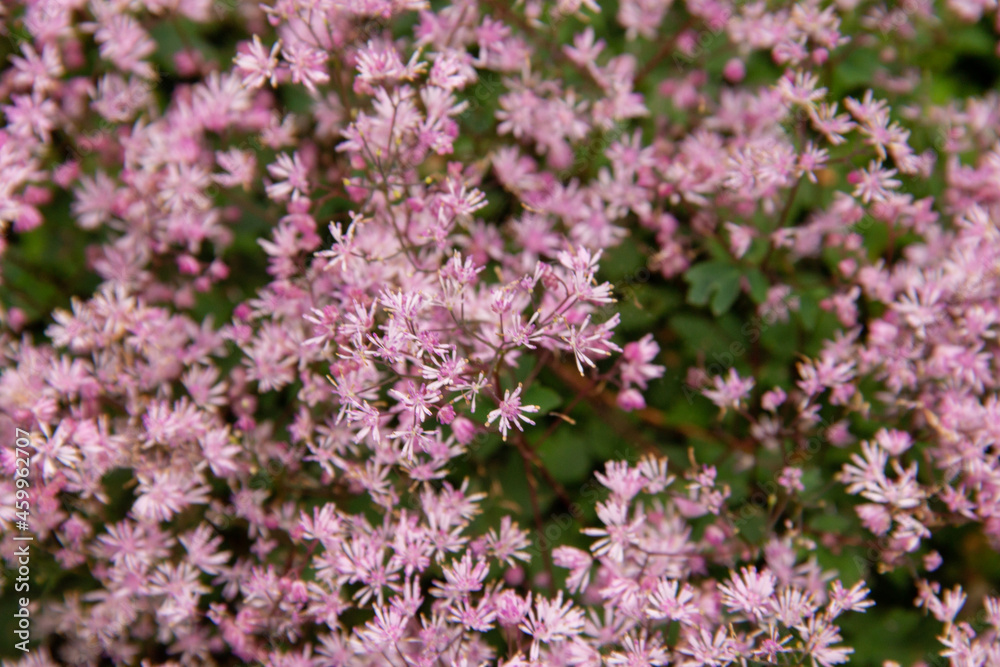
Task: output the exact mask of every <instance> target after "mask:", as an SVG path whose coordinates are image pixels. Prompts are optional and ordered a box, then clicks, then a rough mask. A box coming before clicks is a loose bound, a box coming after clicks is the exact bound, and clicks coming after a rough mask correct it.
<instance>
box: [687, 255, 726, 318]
mask: <svg viewBox="0 0 1000 667" xmlns="http://www.w3.org/2000/svg"><path fill="white" fill-rule="evenodd" d="M684 280H686V281H687V282H688V284H689V285H690V286H691V288H690V289H689V290H688V303H690V304H691V305H693V306H704V305H707V304H708V302H709V300H710V299H711V302H712V303H711V308H712V313H713V314H714V315H715V316H716V317H718V316H719V315H722V314H723V313H725V312H726V311H728V310H729V308H730V307H732V305H733V303H734V302H735V301H736V297H738V296H739V294H740V271H739V269H737V268H736V267H735V266H733V265H732V264H728V263H726V262H717V261H714V262H703V263H701V264H698V265H696V266H694V267H692V268H691V269H689V270H688V272H687V273H685V274H684Z"/></svg>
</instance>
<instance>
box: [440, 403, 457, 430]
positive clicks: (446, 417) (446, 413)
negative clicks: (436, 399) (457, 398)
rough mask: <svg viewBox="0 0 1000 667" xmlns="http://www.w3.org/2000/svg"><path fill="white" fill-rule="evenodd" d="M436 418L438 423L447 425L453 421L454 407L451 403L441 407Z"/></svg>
mask: <svg viewBox="0 0 1000 667" xmlns="http://www.w3.org/2000/svg"><path fill="white" fill-rule="evenodd" d="M437 420H438V422H439V423H441V424H445V425H448V424H450V423H452V422H453V421H455V408H453V407H452V406H451V403H448V404H447V405H445V406H444V407H443V408H441V409H440V410H438V413H437Z"/></svg>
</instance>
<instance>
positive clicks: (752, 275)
mask: <svg viewBox="0 0 1000 667" xmlns="http://www.w3.org/2000/svg"><path fill="white" fill-rule="evenodd" d="M743 275H745V276H746V278H747V282H749V283H750V298H751V299H753V300H754V303H764V301H765V300H766V299H767V288H768V283H767V278H766V277H765V276H764V274H763V272H762V271H761V270H760V269H750V270H749V271H747V272H746V273H745V274H743Z"/></svg>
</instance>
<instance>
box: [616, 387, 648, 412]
mask: <svg viewBox="0 0 1000 667" xmlns="http://www.w3.org/2000/svg"><path fill="white" fill-rule="evenodd" d="M618 407H619V408H621V409H622V410H624V411H625V412H632V411H633V410H642V409H643V408H644V407H646V399H644V398H643V397H642V394H641V393H639V391H638V390H637V389H626V390H625V391H623V392H620V393H619V394H618Z"/></svg>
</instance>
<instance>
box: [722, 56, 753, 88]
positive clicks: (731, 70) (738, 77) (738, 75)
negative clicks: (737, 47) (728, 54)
mask: <svg viewBox="0 0 1000 667" xmlns="http://www.w3.org/2000/svg"><path fill="white" fill-rule="evenodd" d="M746 75H747V68H746V66H745V65H744V64H743V61H742V60H740V59H739V58H733V59H732V60H730V61H729V62H727V63H726V66H725V67H723V68H722V76H724V77H725V78H726V81H728V82H729V83H739V82H740V81H742V80H743V77H745V76H746Z"/></svg>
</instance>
